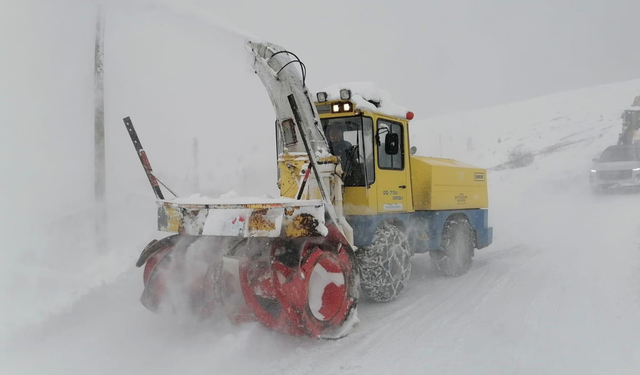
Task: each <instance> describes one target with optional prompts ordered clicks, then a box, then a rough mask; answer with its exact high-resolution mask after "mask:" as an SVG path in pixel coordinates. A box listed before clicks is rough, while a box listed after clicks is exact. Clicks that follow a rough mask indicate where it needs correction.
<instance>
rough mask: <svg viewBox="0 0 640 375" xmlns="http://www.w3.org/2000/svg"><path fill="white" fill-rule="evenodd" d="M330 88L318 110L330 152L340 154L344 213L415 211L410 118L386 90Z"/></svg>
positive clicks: (321, 96) (319, 98) (319, 101)
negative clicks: (412, 191) (412, 188)
mask: <svg viewBox="0 0 640 375" xmlns="http://www.w3.org/2000/svg"><path fill="white" fill-rule="evenodd" d="M357 89H358V90H357V91H355V90H353V91H352V89H350V88H345V89H339V90H338V89H336V88H335V87H334V88H333V89H332V88H328V90H326V91H322V92H319V93H317V95H316V99H317V100H316V103H315V105H316V109H317V111H318V115H319V117H320V119H321V121H322V129H323V131H324V134H325V136H326V137H327V142H328V144H329V147H330V149H331V152H332V154H334V155H336V156H338V157H339V158H340V165H341V167H342V170H343V174H342V179H343V182H344V186H345V189H344V210H345V214H346V215H376V214H378V213H391V212H395V213H406V212H413V202H412V194H411V169H410V163H411V160H410V156H411V155H410V151H409V150H410V145H409V131H408V124H409V122H408V121H409V120H411V119H412V118H413V113H412V112H410V111H407V110H406V109H405V108H402V107H400V106H397V105H395V104H393V103H392V102H391V100H390V98H389V95H388V93H386V92H384V91H382V90H378V89H376V88H375V87H373V85H367V84H364V86H363V84H360V86H358V87H357Z"/></svg>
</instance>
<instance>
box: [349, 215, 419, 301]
mask: <svg viewBox="0 0 640 375" xmlns="http://www.w3.org/2000/svg"><path fill="white" fill-rule="evenodd" d="M359 261H360V280H361V281H360V285H361V287H362V291H363V292H364V294H366V295H367V297H369V299H370V300H372V301H375V302H388V301H391V300H394V299H396V298H397V297H398V296H399V295H400V294H401V293H402V291H403V290H404V288H405V286H406V285H407V283H408V281H409V276H410V275H411V250H410V248H409V242H408V241H407V236H406V235H405V233H404V231H403V230H402V229H401V228H400V225H398V224H394V223H390V222H382V223H381V224H380V226H378V228H377V229H376V232H375V233H374V235H373V241H372V243H371V245H369V246H366V247H364V248H363V249H362V250H361V251H360V254H359Z"/></svg>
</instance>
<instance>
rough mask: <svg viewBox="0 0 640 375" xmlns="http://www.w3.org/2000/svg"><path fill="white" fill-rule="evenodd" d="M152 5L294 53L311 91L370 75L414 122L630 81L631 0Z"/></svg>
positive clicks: (635, 31)
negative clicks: (412, 112) (412, 113)
mask: <svg viewBox="0 0 640 375" xmlns="http://www.w3.org/2000/svg"><path fill="white" fill-rule="evenodd" d="M164 3H169V4H173V5H175V8H182V9H190V10H189V11H190V12H192V13H200V14H201V15H204V16H205V17H209V18H218V19H222V20H225V21H226V22H229V23H231V24H233V25H236V26H237V27H238V28H241V29H244V30H247V31H248V32H251V33H252V34H254V35H257V36H259V37H261V38H264V39H268V40H270V41H273V42H275V43H279V44H281V45H283V46H285V47H287V48H289V49H291V50H292V51H294V52H296V53H298V55H299V56H300V57H301V58H302V59H303V60H304V62H305V63H306V65H307V67H308V70H309V81H310V85H312V88H313V89H316V90H317V89H321V88H322V87H324V86H327V85H329V84H332V83H337V82H343V81H350V80H371V81H375V82H377V83H378V84H379V85H380V86H382V87H384V88H386V89H387V90H389V91H392V93H394V94H395V96H396V97H399V98H401V99H402V101H403V104H406V105H407V106H409V107H412V108H420V110H422V111H424V110H426V111H427V112H428V113H419V115H420V116H421V117H422V116H425V115H436V114H442V113H448V112H455V111H460V110H467V109H471V108H479V107H486V106H491V105H495V104H500V103H506V102H512V101H517V100H522V99H527V98H531V97H535V96H540V95H544V94H549V93H554V92H558V91H565V90H569V89H575V88H582V87H589V86H594V85H598V84H604V83H610V82H617V81H625V80H631V79H635V78H639V77H640V72H639V68H640V49H639V48H637V47H636V46H637V43H638V38H639V37H640V2H639V1H626V0H601V1H598V0H571V1H569V0H536V1H517V0H454V1H448V0H447V1H428V0H427V1H418V0H394V1H344V0H324V1H313V2H312V1H286V0H271V1H249V0H233V1H215V2H212V1H204V0H202V1H197V0H195V1H183V0H181V1H175V0H165V1H164ZM214 45H215V40H212V46H214Z"/></svg>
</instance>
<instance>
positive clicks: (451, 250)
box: [429, 218, 475, 277]
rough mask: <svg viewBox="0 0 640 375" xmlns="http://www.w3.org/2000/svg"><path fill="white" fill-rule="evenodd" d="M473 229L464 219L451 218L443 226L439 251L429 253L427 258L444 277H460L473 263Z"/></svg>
mask: <svg viewBox="0 0 640 375" xmlns="http://www.w3.org/2000/svg"><path fill="white" fill-rule="evenodd" d="M473 239H474V235H473V228H472V227H471V224H469V221H468V220H467V219H466V218H453V219H450V220H448V221H447V223H446V224H445V225H444V229H443V233H442V246H441V248H440V250H436V251H430V252H429V256H430V257H431V259H432V261H433V263H434V264H435V266H436V268H437V269H438V271H440V272H441V273H442V274H443V275H444V276H447V277H455V276H461V275H464V274H465V273H467V271H469V268H471V264H472V263H473V251H474V248H475V246H474V241H473Z"/></svg>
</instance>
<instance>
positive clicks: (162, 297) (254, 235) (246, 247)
mask: <svg viewBox="0 0 640 375" xmlns="http://www.w3.org/2000/svg"><path fill="white" fill-rule="evenodd" d="M248 49H249V50H250V52H251V53H252V55H253V59H254V60H253V67H254V70H255V71H256V73H257V74H258V76H259V77H260V78H261V80H262V82H263V83H264V85H265V87H266V88H267V91H268V93H269V96H270V97H271V100H272V103H273V106H274V109H275V112H276V116H277V120H278V123H279V124H282V125H281V126H282V127H283V128H285V129H283V130H282V133H283V134H287V136H288V137H290V138H289V139H288V142H287V147H288V149H289V150H290V151H291V152H290V153H288V154H287V157H291V158H295V159H296V160H298V161H303V162H304V165H305V169H306V171H305V173H304V176H303V178H301V181H300V189H298V190H299V191H298V192H297V198H298V199H291V198H279V199H264V200H261V201H260V200H255V199H252V200H251V201H248V202H247V201H243V200H242V199H236V200H210V199H205V200H200V201H198V200H195V201H194V200H191V199H181V198H178V199H174V200H165V199H164V198H163V195H162V192H161V191H159V185H158V181H157V179H156V177H155V176H154V175H153V172H152V170H151V166H150V164H149V161H148V159H147V157H146V154H145V153H144V150H143V149H142V146H141V145H140V141H139V139H138V137H137V135H136V132H135V129H134V128H133V124H132V122H131V120H130V119H129V118H126V119H125V120H124V121H125V124H126V126H127V129H128V130H129V133H130V134H131V138H132V141H133V143H134V146H135V147H136V152H137V153H138V155H139V157H140V160H141V162H142V164H143V167H144V169H145V172H146V173H147V176H148V177H149V181H150V183H151V185H152V187H153V189H154V193H155V194H156V197H157V199H158V229H159V230H161V231H166V232H174V233H177V234H176V235H173V236H171V237H167V238H165V239H163V240H160V241H152V242H151V243H150V244H149V245H147V247H146V248H145V249H144V251H143V252H142V255H141V256H140V259H139V261H138V263H137V265H138V266H142V265H144V266H145V269H144V276H143V279H144V285H145V290H144V292H143V295H142V303H143V304H144V305H145V306H146V307H147V308H149V309H150V310H153V311H156V310H162V309H165V308H169V309H171V310H174V311H175V310H184V309H187V310H189V311H191V312H193V313H196V314H199V315H201V316H205V317H206V316H209V315H211V314H213V312H214V310H215V309H216V308H218V307H222V310H224V311H225V312H226V313H227V315H229V317H230V318H231V319H232V320H233V321H243V320H247V319H257V320H258V321H260V322H261V323H263V324H264V325H266V326H267V327H269V328H272V329H274V330H277V331H280V332H283V333H287V334H291V335H309V336H312V337H326V338H336V337H340V336H342V335H344V334H346V333H348V331H349V328H351V327H352V326H353V325H354V324H355V323H356V322H357V317H356V314H355V308H356V304H357V300H358V286H357V280H358V278H357V276H356V269H355V267H354V266H353V264H354V253H353V249H352V247H351V245H350V243H352V241H353V235H352V231H351V227H350V226H349V224H348V223H347V222H346V220H345V219H344V217H343V216H342V213H341V212H340V211H339V212H336V210H335V208H334V207H333V205H332V203H331V197H335V196H336V195H339V194H340V191H341V188H342V185H341V181H340V180H339V179H335V178H333V172H334V170H335V168H336V165H337V164H338V159H337V158H336V157H334V156H333V155H331V153H330V152H329V146H328V144H327V142H326V140H325V138H324V135H323V133H322V130H321V128H320V127H319V123H320V121H319V119H318V118H317V114H316V113H315V111H314V106H313V104H312V102H311V99H310V97H309V93H308V91H307V89H306V87H305V85H304V74H305V70H304V65H303V64H302V63H301V62H300V61H299V60H298V59H297V58H296V57H295V55H293V54H292V53H290V52H288V51H285V50H282V49H281V48H279V47H276V46H273V45H271V44H266V43H265V44H256V43H248ZM296 66H300V68H301V70H302V76H301V74H300V73H299V72H298V70H297V68H296ZM336 191H338V192H336ZM238 294H240V295H241V296H242V297H243V298H242V299H239V298H237V295H238ZM238 301H240V303H238Z"/></svg>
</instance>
